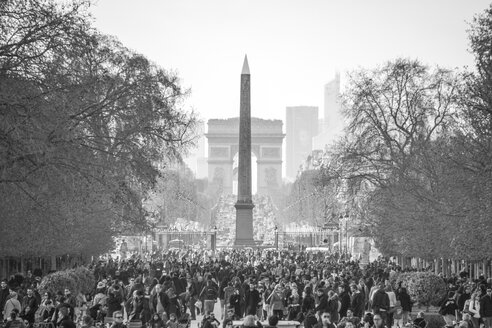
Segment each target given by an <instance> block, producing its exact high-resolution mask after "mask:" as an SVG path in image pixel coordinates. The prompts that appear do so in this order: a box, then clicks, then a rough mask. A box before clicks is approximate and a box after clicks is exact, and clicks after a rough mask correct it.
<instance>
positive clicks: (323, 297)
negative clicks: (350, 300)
mask: <svg viewBox="0 0 492 328" xmlns="http://www.w3.org/2000/svg"><path fill="white" fill-rule="evenodd" d="M316 296H317V299H318V302H317V305H316V307H315V308H314V311H315V312H316V313H317V315H318V317H321V314H322V312H323V311H325V310H327V309H328V295H327V294H325V291H324V290H323V289H322V288H318V289H317V290H316ZM337 311H338V306H337Z"/></svg>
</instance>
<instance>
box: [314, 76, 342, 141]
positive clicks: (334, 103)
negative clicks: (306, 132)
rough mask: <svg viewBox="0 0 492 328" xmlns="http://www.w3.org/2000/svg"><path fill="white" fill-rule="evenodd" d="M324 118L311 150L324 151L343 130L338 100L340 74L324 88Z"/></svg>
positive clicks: (339, 101)
mask: <svg viewBox="0 0 492 328" xmlns="http://www.w3.org/2000/svg"><path fill="white" fill-rule="evenodd" d="M323 91H324V106H323V115H324V118H323V119H322V120H320V127H321V129H320V130H321V131H319V132H320V133H319V135H317V136H315V137H314V139H313V149H320V150H323V149H325V147H326V145H328V144H330V143H332V142H333V141H335V140H336V138H337V136H338V135H340V133H341V132H342V130H343V127H344V122H343V117H342V113H341V110H342V105H341V99H340V73H339V72H337V73H336V74H335V78H334V79H333V80H331V81H330V82H328V83H326V84H325V86H324V89H323Z"/></svg>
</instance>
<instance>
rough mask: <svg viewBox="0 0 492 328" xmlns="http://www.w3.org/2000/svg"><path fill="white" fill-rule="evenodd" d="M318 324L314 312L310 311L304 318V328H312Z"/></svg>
mask: <svg viewBox="0 0 492 328" xmlns="http://www.w3.org/2000/svg"><path fill="white" fill-rule="evenodd" d="M317 323H318V319H316V316H315V315H314V311H313V310H309V311H308V312H307V314H306V317H305V318H304V328H312V327H314V325H316V324H317Z"/></svg>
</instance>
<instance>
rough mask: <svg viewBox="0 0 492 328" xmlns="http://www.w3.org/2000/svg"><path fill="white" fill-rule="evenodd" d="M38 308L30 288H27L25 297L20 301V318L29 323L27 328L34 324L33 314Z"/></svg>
mask: <svg viewBox="0 0 492 328" xmlns="http://www.w3.org/2000/svg"><path fill="white" fill-rule="evenodd" d="M38 308H39V304H38V300H37V298H36V296H35V295H34V290H33V289H32V288H27V295H26V296H24V298H23V299H22V310H21V318H23V319H24V320H26V321H27V322H29V327H31V326H32V325H33V324H34V319H35V314H36V311H37V310H38Z"/></svg>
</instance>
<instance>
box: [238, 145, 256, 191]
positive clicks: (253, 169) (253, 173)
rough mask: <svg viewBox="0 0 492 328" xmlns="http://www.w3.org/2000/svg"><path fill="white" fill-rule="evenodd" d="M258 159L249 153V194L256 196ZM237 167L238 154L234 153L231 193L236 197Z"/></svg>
mask: <svg viewBox="0 0 492 328" xmlns="http://www.w3.org/2000/svg"><path fill="white" fill-rule="evenodd" d="M257 161H258V158H257V157H256V155H255V154H254V153H253V152H251V194H252V195H256V193H257V190H258V167H257V166H258V165H257ZM238 167H239V153H236V155H234V158H233V163H232V193H233V194H234V195H237V188H238V182H237V175H238Z"/></svg>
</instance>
